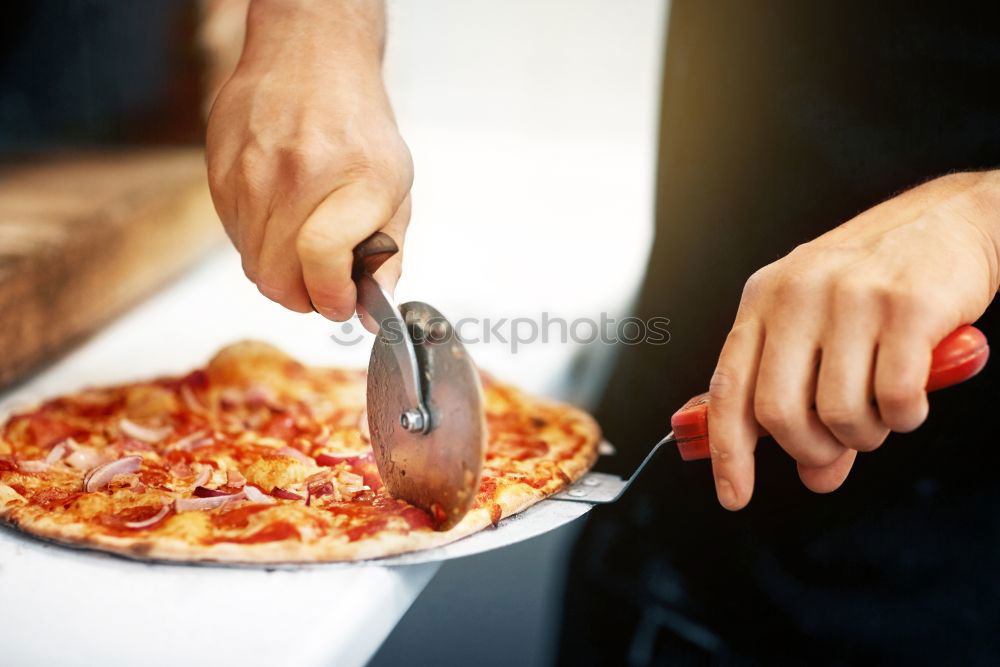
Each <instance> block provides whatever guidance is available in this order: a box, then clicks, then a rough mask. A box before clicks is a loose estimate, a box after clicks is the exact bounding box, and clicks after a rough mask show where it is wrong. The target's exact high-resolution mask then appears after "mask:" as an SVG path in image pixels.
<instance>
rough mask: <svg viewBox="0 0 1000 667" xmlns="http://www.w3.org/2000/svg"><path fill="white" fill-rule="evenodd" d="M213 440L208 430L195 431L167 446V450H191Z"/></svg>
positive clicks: (208, 443)
mask: <svg viewBox="0 0 1000 667" xmlns="http://www.w3.org/2000/svg"><path fill="white" fill-rule="evenodd" d="M213 442H214V441H213V440H212V437H211V436H209V435H208V431H195V432H194V433H188V434H187V435H186V436H184V437H183V438H181V439H180V440H178V441H177V442H173V443H171V444H170V445H168V446H167V448H166V450H165V451H168V452H172V451H176V450H186V451H190V450H192V449H198V448H199V447H205V446H207V445H210V444H212V443H213Z"/></svg>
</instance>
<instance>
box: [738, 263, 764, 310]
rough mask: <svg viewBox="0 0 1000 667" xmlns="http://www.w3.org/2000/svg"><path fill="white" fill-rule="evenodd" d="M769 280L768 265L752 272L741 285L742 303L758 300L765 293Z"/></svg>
mask: <svg viewBox="0 0 1000 667" xmlns="http://www.w3.org/2000/svg"><path fill="white" fill-rule="evenodd" d="M770 279H771V267H770V265H769V266H765V267H763V268H760V269H757V270H756V271H754V272H753V273H752V274H751V275H750V277H749V278H747V281H746V283H744V285H743V297H742V301H743V302H744V303H753V302H754V301H756V300H757V299H759V298H760V296H761V295H762V294H763V293H764V292H765V291H766V289H767V284H768V282H769V281H770Z"/></svg>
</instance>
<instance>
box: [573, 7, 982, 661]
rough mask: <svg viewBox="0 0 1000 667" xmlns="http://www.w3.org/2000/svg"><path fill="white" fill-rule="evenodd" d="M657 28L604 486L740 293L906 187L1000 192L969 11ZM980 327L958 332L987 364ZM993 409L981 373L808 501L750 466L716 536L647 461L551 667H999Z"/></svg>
mask: <svg viewBox="0 0 1000 667" xmlns="http://www.w3.org/2000/svg"><path fill="white" fill-rule="evenodd" d="M671 4H672V7H671V18H670V26H669V39H668V44H667V58H666V71H665V78H664V87H663V109H662V127H661V138H660V144H661V145H660V167H659V190H658V197H657V233H656V238H655V242H654V247H653V251H652V255H651V260H650V265H649V269H648V273H647V276H646V280H645V284H644V286H643V288H642V292H641V297H640V300H639V305H638V312H637V315H638V316H639V317H643V318H649V317H654V316H663V317H669V318H670V320H671V324H670V327H669V329H670V333H671V340H670V342H669V344H667V345H663V346H652V345H650V346H626V347H625V348H624V349H623V350H622V356H621V359H620V363H619V364H618V366H617V368H616V370H615V372H614V374H613V377H612V378H611V380H610V383H609V386H608V388H607V391H606V394H605V398H604V399H603V401H602V403H601V406H600V408H599V410H598V415H597V416H598V419H599V421H600V422H601V424H602V426H603V428H604V429H605V432H606V434H607V436H608V438H609V440H610V441H611V442H613V443H615V444H616V446H617V447H618V448H619V450H620V452H621V453H620V454H619V456H618V459H619V463H618V465H619V466H620V467H621V471H623V472H625V471H627V470H629V469H630V468H632V467H634V465H635V464H636V463H637V462H638V460H639V458H641V456H642V455H643V454H644V453H645V452H646V451H647V450H648V448H649V446H650V445H651V444H652V443H654V442H656V440H657V439H659V438H660V437H661V436H662V435H663V433H664V432H665V431H667V430H669V419H670V415H671V413H672V412H673V411H674V410H675V409H677V407H679V406H680V405H681V404H683V403H684V402H685V401H686V400H687V399H688V398H689V397H690V396H692V395H694V394H696V393H700V392H702V391H704V390H706V388H707V386H708V381H709V378H710V376H711V372H712V370H713V368H714V364H715V361H716V359H717V358H718V353H719V350H720V349H721V346H722V343H723V341H724V339H725V336H726V333H727V332H728V330H729V327H730V325H731V324H732V320H733V317H734V315H735V313H736V307H737V304H738V303H739V298H740V293H741V289H742V286H743V283H744V282H745V281H746V279H747V277H748V276H749V275H750V274H751V273H753V271H755V270H756V269H757V268H759V267H761V266H764V265H766V264H768V263H770V262H773V261H774V260H776V259H777V258H779V257H781V256H782V255H784V254H786V253H787V252H788V251H789V250H791V249H792V248H794V247H795V246H796V245H798V244H800V243H803V242H805V241H808V240H810V239H812V238H815V237H816V236H819V235H820V234H822V233H823V232H825V231H826V230H829V229H830V228H832V227H834V226H836V225H838V224H839V223H842V222H844V221H846V220H848V219H850V218H851V217H853V216H854V215H856V214H857V213H858V212H860V211H862V210H865V209H867V208H869V207H871V206H873V205H875V204H877V203H879V202H880V201H883V200H885V199H886V198H888V197H891V196H892V195H893V194H895V193H898V192H900V191H902V190H905V189H907V188H910V187H912V186H914V185H917V184H919V183H921V182H922V181H925V180H927V179H930V178H933V177H935V176H939V175H942V174H945V173H948V172H952V171H961V170H976V169H989V168H996V167H1000V19H998V17H997V16H996V14H997V12H996V11H989V10H987V9H986V8H987V7H988V6H989V5H988V4H987V3H979V4H978V5H970V6H968V7H963V8H956V7H955V6H954V4H952V3H948V4H945V3H940V4H934V5H932V4H931V3H917V2H905V3H903V2H889V3H887V2H880V3H867V2H853V1H851V2H847V1H843V2H813V1H802V2H796V1H792V0H789V1H767V2H765V1H757V2H746V1H733V2H719V1H707V0H674V2H672V3H671ZM991 4H995V3H991ZM998 223H1000V218H998ZM609 233H610V232H609ZM997 319H998V312H997V307H996V306H994V307H991V308H990V310H988V311H987V313H986V315H985V316H984V317H983V319H982V320H981V321H980V323H979V325H980V327H981V328H982V329H983V330H984V331H985V333H986V335H987V337H989V338H991V339H993V340H994V341H995V342H996V341H1000V323H998V321H997ZM998 383H1000V359H994V360H993V361H992V362H991V364H990V365H988V367H987V369H986V370H985V371H984V372H983V373H982V374H981V375H980V376H979V377H977V378H975V379H973V380H971V381H969V382H967V383H965V384H963V385H961V386H959V387H956V388H952V389H949V390H947V391H945V392H942V393H940V394H935V395H933V396H932V398H931V416H930V418H929V419H928V421H927V423H926V424H925V425H924V426H923V427H922V428H921V429H919V431H917V432H915V433H913V434H909V435H895V434H894V435H892V436H891V437H890V438H889V440H888V441H887V442H886V444H885V445H884V446H883V447H882V448H881V449H880V450H878V451H877V452H875V453H872V454H863V455H861V456H860V457H859V459H858V461H857V463H856V465H855V467H854V470H853V472H852V473H851V475H850V477H849V479H848V481H847V482H846V483H845V484H844V486H843V487H842V488H841V489H840V490H838V491H837V492H835V493H833V494H830V495H825V496H824V495H816V494H813V493H811V492H809V491H807V490H806V489H805V488H804V487H802V485H801V483H800V482H799V480H798V476H797V475H796V472H795V468H794V464H793V462H792V461H791V459H790V458H789V457H788V456H787V455H785V454H784V453H783V452H781V451H780V449H779V448H778V446H777V445H776V444H775V443H774V442H773V441H768V440H765V441H763V442H762V443H761V444H760V446H759V447H758V452H759V453H758V456H757V484H756V491H755V495H754V499H753V501H752V502H751V504H750V506H749V507H748V508H747V509H745V510H743V511H742V512H738V513H730V512H726V511H725V510H723V509H721V508H720V507H719V506H718V503H717V501H716V499H715V493H714V487H713V483H712V476H711V471H710V468H709V464H708V463H707V462H701V463H693V464H682V463H681V461H680V460H679V458H678V456H677V455H676V452H674V451H670V452H667V453H665V454H664V455H662V456H661V457H660V458H659V459H658V460H656V461H655V462H654V463H653V465H652V466H651V467H650V468H649V469H647V470H646V471H645V472H644V473H643V475H642V477H641V478H640V481H639V482H638V483H637V486H636V487H633V489H632V490H631V491H630V492H629V494H628V495H627V496H626V497H625V498H624V499H623V500H622V501H621V502H620V503H619V504H618V505H616V506H612V507H607V508H602V509H598V510H596V511H595V512H593V513H592V514H591V517H590V519H589V521H588V524H587V526H586V528H585V530H584V533H583V536H582V538H581V540H580V542H579V544H578V545H577V549H576V551H575V555H574V559H573V563H572V566H571V571H570V575H569V580H568V586H567V589H566V591H567V592H566V597H565V601H566V604H565V609H564V622H563V634H562V643H561V654H560V657H561V661H562V662H563V663H565V664H573V665H587V664H702V663H708V664H747V663H749V664H754V663H760V664H776V663H782V662H790V663H801V662H803V661H809V662H810V663H811V664H847V663H851V664H858V663H867V662H875V661H889V662H890V663H899V662H904V663H907V664H941V663H942V661H945V662H946V663H947V664H956V663H959V664H966V665H968V664H1000V567H998V559H1000V482H998V479H997V477H998V475H1000V454H998V446H997V443H996V440H997V436H996V433H995V428H996V425H995V417H994V415H995V414H996V412H997V401H998V396H997V391H996V388H997V387H998V386H1000V384H998Z"/></svg>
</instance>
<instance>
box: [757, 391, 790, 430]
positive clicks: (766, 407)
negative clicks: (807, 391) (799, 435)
mask: <svg viewBox="0 0 1000 667" xmlns="http://www.w3.org/2000/svg"><path fill="white" fill-rule="evenodd" d="M753 409H754V416H755V417H756V419H757V422H758V423H759V424H760V425H761V426H763V427H764V428H766V429H767V430H768V431H771V432H772V433H774V432H781V431H785V430H787V429H788V428H789V427H790V426H791V425H792V424H793V423H794V422H795V416H794V410H793V409H792V407H791V406H790V404H789V403H788V402H787V401H782V400H780V399H776V398H774V397H771V396H768V395H763V396H758V397H755V398H754V406H753Z"/></svg>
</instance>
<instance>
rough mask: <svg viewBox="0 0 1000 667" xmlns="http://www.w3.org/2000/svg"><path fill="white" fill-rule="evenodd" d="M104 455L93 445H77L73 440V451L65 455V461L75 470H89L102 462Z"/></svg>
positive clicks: (104, 458)
mask: <svg viewBox="0 0 1000 667" xmlns="http://www.w3.org/2000/svg"><path fill="white" fill-rule="evenodd" d="M105 460H106V457H105V456H104V454H102V453H101V452H99V451H97V449H95V448H93V447H84V446H82V445H77V444H76V443H75V441H74V444H73V453H72V454H70V455H69V456H67V457H66V463H67V464H68V465H69V466H70V467H71V468H76V469H77V470H90V469H92V468H95V467H97V466H99V465H101V464H102V463H104V462H105Z"/></svg>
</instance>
